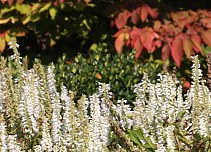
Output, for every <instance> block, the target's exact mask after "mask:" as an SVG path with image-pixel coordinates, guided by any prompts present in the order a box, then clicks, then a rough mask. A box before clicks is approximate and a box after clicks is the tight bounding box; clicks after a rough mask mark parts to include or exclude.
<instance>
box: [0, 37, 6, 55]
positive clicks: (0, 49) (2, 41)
mask: <svg viewBox="0 0 211 152" xmlns="http://www.w3.org/2000/svg"><path fill="white" fill-rule="evenodd" d="M5 46H6V42H5V39H3V38H1V37H0V52H3V51H4V49H5Z"/></svg>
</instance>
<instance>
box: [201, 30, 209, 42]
mask: <svg viewBox="0 0 211 152" xmlns="http://www.w3.org/2000/svg"><path fill="white" fill-rule="evenodd" d="M201 37H202V40H203V41H204V43H205V44H207V45H208V46H211V31H203V32H202V33H201Z"/></svg>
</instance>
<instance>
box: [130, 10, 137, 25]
mask: <svg viewBox="0 0 211 152" xmlns="http://www.w3.org/2000/svg"><path fill="white" fill-rule="evenodd" d="M138 20H139V16H138V14H137V11H136V10H133V12H132V14H131V22H132V23H133V24H137V23H138Z"/></svg>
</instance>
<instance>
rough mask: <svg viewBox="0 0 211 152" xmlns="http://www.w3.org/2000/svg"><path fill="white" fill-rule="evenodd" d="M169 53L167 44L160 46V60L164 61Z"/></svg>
mask: <svg viewBox="0 0 211 152" xmlns="http://www.w3.org/2000/svg"><path fill="white" fill-rule="evenodd" d="M170 54H171V50H170V47H169V46H168V44H165V45H164V46H163V48H162V60H163V61H166V60H167V59H168V58H169V57H170Z"/></svg>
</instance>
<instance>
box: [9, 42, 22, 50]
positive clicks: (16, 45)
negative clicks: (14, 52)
mask: <svg viewBox="0 0 211 152" xmlns="http://www.w3.org/2000/svg"><path fill="white" fill-rule="evenodd" d="M8 45H9V46H10V47H9V48H10V49H14V48H19V46H20V45H19V44H18V43H16V42H15V41H14V40H12V41H10V42H8Z"/></svg>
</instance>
